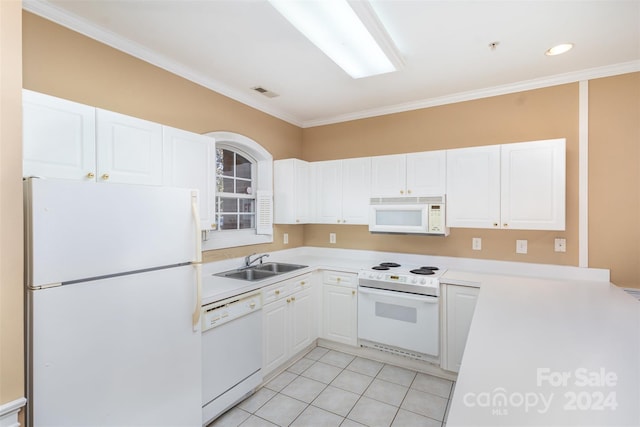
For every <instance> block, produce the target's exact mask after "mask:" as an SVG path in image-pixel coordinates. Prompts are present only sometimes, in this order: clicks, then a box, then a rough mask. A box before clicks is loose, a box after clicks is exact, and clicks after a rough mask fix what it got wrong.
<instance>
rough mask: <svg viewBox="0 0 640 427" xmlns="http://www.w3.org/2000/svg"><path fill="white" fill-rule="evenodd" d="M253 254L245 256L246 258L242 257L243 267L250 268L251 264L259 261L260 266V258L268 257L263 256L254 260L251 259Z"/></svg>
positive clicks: (266, 255)
mask: <svg viewBox="0 0 640 427" xmlns="http://www.w3.org/2000/svg"><path fill="white" fill-rule="evenodd" d="M254 255H255V254H251V255H247V256H246V257H244V267H245V268H247V267H251V264H253V263H255V262H257V261H260V264H262V258H265V257H268V256H269V254H263V255H260V256H257V257H256V258H255V259H253V260H252V259H251V257H252V256H254Z"/></svg>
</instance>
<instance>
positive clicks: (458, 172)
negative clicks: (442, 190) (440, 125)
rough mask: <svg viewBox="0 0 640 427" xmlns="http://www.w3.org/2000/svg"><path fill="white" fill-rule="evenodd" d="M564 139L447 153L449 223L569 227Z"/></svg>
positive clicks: (507, 226)
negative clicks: (566, 217) (566, 209)
mask: <svg viewBox="0 0 640 427" xmlns="http://www.w3.org/2000/svg"><path fill="white" fill-rule="evenodd" d="M565 156H566V154H565V140H564V139H554V140H545V141H531V142H523V143H514V144H504V145H491V146H484V147H472V148H461V149H456V150H449V151H448V152H447V225H448V226H449V227H469V228H503V229H520V230H564V229H565V191H566V190H565V188H566V183H565V174H566V165H565Z"/></svg>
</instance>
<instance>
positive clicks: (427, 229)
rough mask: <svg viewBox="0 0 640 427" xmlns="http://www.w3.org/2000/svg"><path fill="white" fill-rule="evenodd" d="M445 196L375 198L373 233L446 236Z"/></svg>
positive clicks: (372, 204) (372, 220)
mask: <svg viewBox="0 0 640 427" xmlns="http://www.w3.org/2000/svg"><path fill="white" fill-rule="evenodd" d="M444 202H445V196H444V195H442V196H431V197H375V198H372V199H371V202H370V207H369V231H371V232H372V233H403V234H429V235H438V236H446V235H448V234H449V229H448V228H447V227H446V224H445V217H446V212H445V203H444Z"/></svg>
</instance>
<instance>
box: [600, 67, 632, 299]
mask: <svg viewBox="0 0 640 427" xmlns="http://www.w3.org/2000/svg"><path fill="white" fill-rule="evenodd" d="M589 265H590V266H592V267H601V268H610V269H611V280H612V282H613V283H616V284H618V285H621V286H628V287H638V288H640V73H633V74H626V75H622V76H617V77H609V78H604V79H597V80H592V81H590V82H589Z"/></svg>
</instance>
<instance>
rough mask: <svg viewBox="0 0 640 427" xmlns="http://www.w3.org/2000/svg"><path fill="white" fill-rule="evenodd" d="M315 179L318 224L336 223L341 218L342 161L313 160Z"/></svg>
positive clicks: (316, 220) (316, 218) (316, 219)
mask: <svg viewBox="0 0 640 427" xmlns="http://www.w3.org/2000/svg"><path fill="white" fill-rule="evenodd" d="M313 167H314V170H315V179H316V185H317V187H316V191H315V198H316V208H315V209H316V215H315V221H314V222H317V223H320V224H337V223H339V222H340V221H341V220H342V163H341V161H340V160H330V161H326V162H314V163H313Z"/></svg>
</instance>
